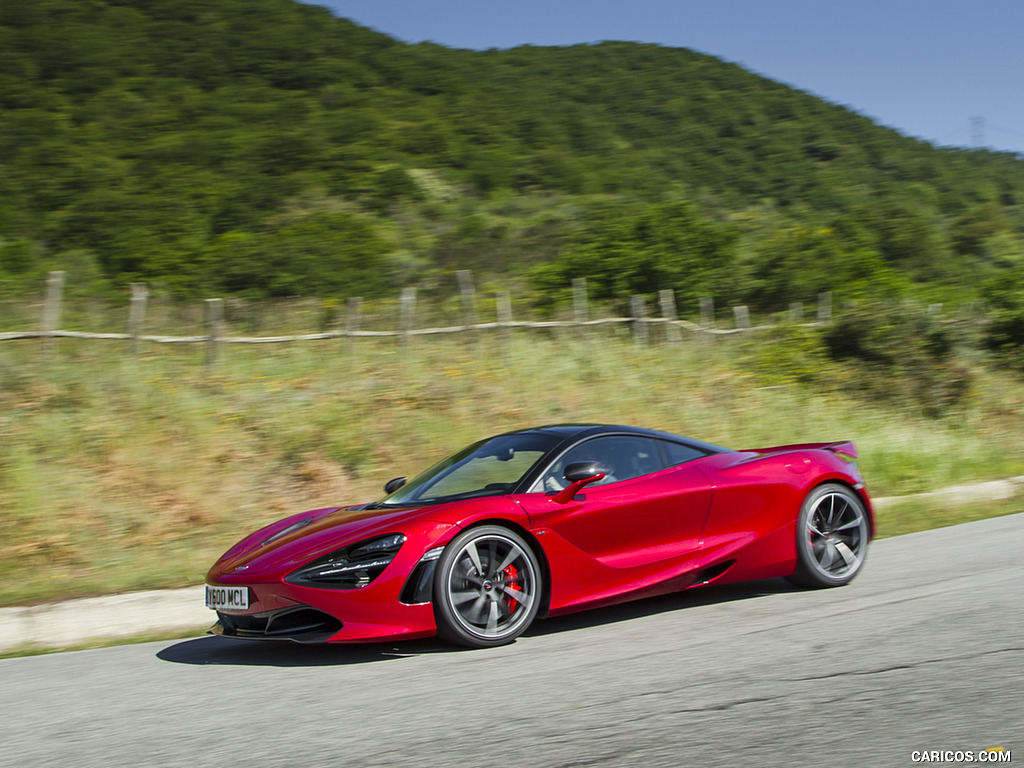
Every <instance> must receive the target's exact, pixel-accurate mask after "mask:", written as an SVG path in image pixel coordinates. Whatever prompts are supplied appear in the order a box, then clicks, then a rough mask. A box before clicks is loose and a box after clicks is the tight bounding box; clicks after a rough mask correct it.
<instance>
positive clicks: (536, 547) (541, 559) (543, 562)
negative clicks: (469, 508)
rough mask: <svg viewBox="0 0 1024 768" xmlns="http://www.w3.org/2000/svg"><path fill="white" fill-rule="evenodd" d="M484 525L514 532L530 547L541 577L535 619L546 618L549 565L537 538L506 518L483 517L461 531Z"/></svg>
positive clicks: (548, 600)
mask: <svg viewBox="0 0 1024 768" xmlns="http://www.w3.org/2000/svg"><path fill="white" fill-rule="evenodd" d="M485 525H497V526H500V527H502V528H508V529H509V530H510V531H514V532H515V533H516V534H518V535H519V536H521V537H522V539H523V541H525V542H526V543H527V544H528V545H529V546H530V549H531V550H533V554H534V555H535V556H536V558H537V562H538V563H539V564H540V569H541V576H542V577H543V581H542V584H541V592H540V596H541V597H540V600H541V602H540V608H539V609H538V611H537V617H538V618H543V617H545V616H547V615H548V611H549V610H550V607H551V565H550V564H549V563H548V555H547V552H545V551H544V547H542V546H541V543H540V541H538V540H537V537H536V536H534V535H533V534H532V533H531V532H530V531H529V530H528V529H527V528H525V527H523V526H522V525H521V524H520V523H518V522H517V521H515V520H510V519H509V518H507V517H483V518H480V519H479V520H474V521H473V522H472V523H470V524H469V525H467V526H466V527H465V528H463V529H462V530H464V531H468V530H471V529H473V528H480V527H482V526H485Z"/></svg>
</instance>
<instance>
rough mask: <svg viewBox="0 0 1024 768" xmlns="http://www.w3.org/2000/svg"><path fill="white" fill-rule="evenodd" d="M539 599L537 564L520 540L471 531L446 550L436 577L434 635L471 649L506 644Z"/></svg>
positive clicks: (491, 530) (497, 531)
mask: <svg viewBox="0 0 1024 768" xmlns="http://www.w3.org/2000/svg"><path fill="white" fill-rule="evenodd" d="M540 594H541V570H540V564H539V563H538V562H537V556H536V555H535V554H534V553H533V550H532V549H531V548H530V546H529V545H528V544H527V543H526V542H525V541H524V540H523V539H522V537H521V536H519V535H518V534H516V533H514V532H513V531H511V530H509V529H508V528H504V527H501V526H495V525H488V526H481V527H479V528H470V529H469V530H467V531H464V532H462V533H460V534H459V535H458V536H456V537H455V538H454V539H452V541H451V543H450V544H449V545H448V546H447V547H445V550H444V552H443V553H442V554H441V558H440V559H439V561H438V564H437V570H436V571H435V572H434V616H435V618H436V620H437V631H438V634H440V635H441V636H442V637H444V638H446V639H448V640H450V641H452V642H454V643H457V644H459V645H464V646H467V647H470V648H488V647H491V646H495V645H503V644H504V643H510V642H512V641H513V640H515V639H516V638H517V637H519V635H521V634H522V633H523V632H525V631H526V629H527V628H528V627H529V626H530V624H531V623H533V620H534V618H535V617H536V616H537V610H538V609H539V608H540Z"/></svg>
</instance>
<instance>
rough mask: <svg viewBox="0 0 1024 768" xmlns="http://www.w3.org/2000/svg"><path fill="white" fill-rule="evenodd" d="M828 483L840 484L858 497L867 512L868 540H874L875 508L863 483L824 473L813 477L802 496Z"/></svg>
mask: <svg viewBox="0 0 1024 768" xmlns="http://www.w3.org/2000/svg"><path fill="white" fill-rule="evenodd" d="M829 484H834V485H842V486H844V487H846V488H848V489H849V490H850V491H851V492H852V493H853V495H854V496H856V497H857V498H858V499H860V503H861V504H863V505H864V510H865V512H866V513H867V518H868V540H869V541H871V540H874V538H875V510H874V507H872V506H871V498H870V497H869V496H868V494H867V491H866V490H865V488H864V483H857V482H850V479H849V478H847V477H843V476H842V475H826V476H822V477H818V478H815V481H814V483H813V484H812V485H810V486H809V487H808V488H807V491H806V493H804V498H806V497H807V494H810V493H813V492H814V491H815V489H817V488H819V487H821V486H823V485H829Z"/></svg>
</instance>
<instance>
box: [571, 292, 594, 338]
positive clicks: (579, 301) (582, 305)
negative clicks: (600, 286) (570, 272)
mask: <svg viewBox="0 0 1024 768" xmlns="http://www.w3.org/2000/svg"><path fill="white" fill-rule="evenodd" d="M589 315H590V308H589V307H588V306H587V278H585V277H574V278H573V279H572V319H573V322H574V323H576V327H575V331H576V337H577V338H579V339H582V338H584V336H585V331H584V329H585V328H586V325H585V324H586V322H587V320H589V319H590V317H589Z"/></svg>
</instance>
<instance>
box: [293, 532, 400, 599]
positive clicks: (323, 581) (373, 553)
mask: <svg viewBox="0 0 1024 768" xmlns="http://www.w3.org/2000/svg"><path fill="white" fill-rule="evenodd" d="M404 543H405V536H404V535H402V534H401V533H392V534H388V535H387V536H378V537H377V538H375V539H367V540H366V541H360V542H358V543H356V544H351V545H349V546H347V547H343V548H342V549H336V550H334V551H333V552H331V553H329V554H326V555H324V556H323V557H318V558H317V559H316V560H314V561H313V562H311V563H309V565H304V566H302V567H301V568H299V569H298V570H296V571H293V572H292V573H290V574H288V576H286V577H285V581H287V582H288V583H289V584H296V585H299V586H308V587H327V588H329V589H360V588H361V587H365V586H366V585H367V584H369V583H370V582H371V581H373V580H374V579H375V578H377V577H378V576H380V575H381V573H383V572H384V569H385V568H387V567H388V564H389V563H390V562H391V561H392V560H394V559H395V555H397V554H398V550H399V549H401V548H402V544H404Z"/></svg>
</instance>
